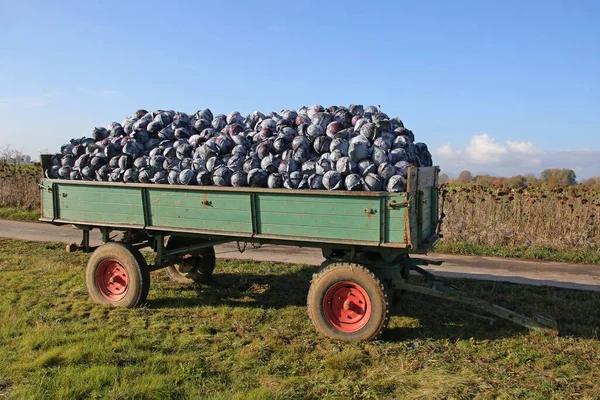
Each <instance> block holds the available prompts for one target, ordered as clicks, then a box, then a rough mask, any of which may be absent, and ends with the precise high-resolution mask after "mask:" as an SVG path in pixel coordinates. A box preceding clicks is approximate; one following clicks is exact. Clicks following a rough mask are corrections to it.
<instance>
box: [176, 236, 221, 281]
mask: <svg viewBox="0 0 600 400" xmlns="http://www.w3.org/2000/svg"><path fill="white" fill-rule="evenodd" d="M195 243H198V240H197V239H193V238H186V237H183V236H171V237H169V241H168V242H167V246H166V248H167V250H172V249H176V248H178V247H182V246H191V245H193V244H195ZM216 262H217V260H216V256H215V248H214V247H212V246H211V247H207V248H205V249H202V252H201V253H200V255H199V256H196V257H190V258H188V259H187V260H186V261H185V264H184V266H186V267H188V269H190V270H189V271H181V270H180V268H181V267H182V265H181V264H174V265H169V266H168V267H165V271H166V272H167V275H168V276H169V278H170V279H171V280H172V281H174V282H178V283H182V284H190V283H208V282H210V280H211V277H212V274H213V271H214V270H215V265H216Z"/></svg>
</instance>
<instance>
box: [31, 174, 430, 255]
mask: <svg viewBox="0 0 600 400" xmlns="http://www.w3.org/2000/svg"><path fill="white" fill-rule="evenodd" d="M411 176H414V177H415V179H416V180H418V179H419V175H418V172H415V173H413V174H412V175H411ZM416 180H415V181H416ZM54 185H56V188H57V199H58V200H57V201H58V207H59V215H58V216H54V215H53V214H54V210H53V205H52V194H51V193H48V192H47V191H46V192H43V191H42V193H41V197H42V205H43V216H44V217H47V218H52V217H60V219H62V220H72V221H81V222H88V223H90V224H94V223H99V224H100V223H110V224H115V225H119V224H123V225H124V226H125V225H131V224H136V225H144V224H145V222H144V221H145V219H144V215H143V212H144V208H146V209H147V214H146V217H147V218H146V220H147V224H148V226H150V227H162V228H173V229H188V230H190V231H191V232H193V231H194V230H197V231H198V232H199V233H201V232H207V231H212V232H220V233H222V234H231V235H235V234H244V235H251V234H253V233H256V234H263V235H269V236H274V237H277V236H280V237H282V239H286V240H293V238H294V237H297V238H299V239H300V238H302V240H306V238H314V239H315V243H319V240H327V241H328V242H335V241H336V240H340V241H356V242H361V241H362V242H369V243H378V242H383V243H384V244H385V243H391V244H394V243H397V244H401V243H406V242H407V241H408V237H407V235H408V233H407V232H408V231H410V232H413V229H415V228H416V227H417V224H418V225H419V228H420V229H419V230H418V231H417V232H415V234H414V235H413V241H414V242H415V245H417V246H418V241H419V240H421V238H420V237H423V236H425V235H426V234H428V233H430V232H433V228H434V226H435V213H436V210H437V204H435V205H433V203H431V204H424V203H423V201H424V200H426V201H427V202H428V203H430V202H431V201H436V200H437V191H435V190H434V188H431V187H429V188H425V187H423V188H421V189H420V190H422V191H423V192H424V193H423V195H422V196H419V197H420V199H419V201H420V204H414V206H415V207H413V208H411V209H410V212H408V207H407V206H406V205H399V204H400V203H403V202H405V201H407V199H408V195H407V193H385V194H382V195H381V196H379V197H374V196H364V197H363V196H359V195H356V196H345V195H343V194H341V193H337V195H335V196H332V195H328V193H327V192H315V193H314V195H307V194H295V193H286V192H277V193H273V192H268V191H255V192H252V191H248V192H244V191H218V190H206V191H204V190H198V187H195V188H194V190H182V189H181V188H178V189H174V188H170V187H165V186H156V187H154V186H150V185H145V186H143V187H141V186H129V187H127V186H126V185H121V184H115V185H107V184H104V185H99V184H94V183H92V182H90V184H89V185H88V184H79V185H75V184H73V183H71V184H70V183H69V182H62V181H60V182H55V183H54ZM415 187H416V186H415V185H413V187H412V188H411V189H412V190H413V191H415V192H416V190H415ZM144 193H145V195H144V197H143V194H144ZM65 195H66V196H65ZM252 198H254V200H252ZM411 200H412V199H411ZM392 201H395V202H396V206H393V207H392V206H390V205H389V204H390V202H392ZM207 202H208V203H207ZM365 210H367V211H371V210H372V212H365ZM417 210H419V211H421V212H420V213H417ZM417 214H420V216H419V218H420V220H417V219H416V215H417ZM253 215H254V216H255V220H254V221H253ZM411 219H412V220H411ZM409 220H410V222H409ZM253 223H254V224H253ZM409 224H410V228H411V229H409ZM415 230H416V229H415ZM382 235H383V237H381V236H382Z"/></svg>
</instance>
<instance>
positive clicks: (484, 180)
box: [439, 168, 600, 188]
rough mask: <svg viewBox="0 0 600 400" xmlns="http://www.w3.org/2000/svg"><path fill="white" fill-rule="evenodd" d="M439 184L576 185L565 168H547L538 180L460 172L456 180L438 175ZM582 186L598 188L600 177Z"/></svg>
mask: <svg viewBox="0 0 600 400" xmlns="http://www.w3.org/2000/svg"><path fill="white" fill-rule="evenodd" d="M439 182H440V183H455V184H459V185H468V184H475V185H481V186H493V185H504V186H508V187H511V188H521V187H526V186H546V187H558V186H573V185H577V176H576V175H575V171H573V170H572V169H566V168H548V169H545V170H543V171H542V173H541V174H540V177H539V178H538V177H537V176H535V175H534V174H526V175H515V176H511V177H501V176H492V175H487V174H483V175H476V176H473V174H472V173H471V172H470V171H467V170H465V171H462V172H461V173H460V174H458V177H457V178H456V179H450V177H449V176H448V175H447V174H440V178H439ZM581 184H582V185H590V186H598V187H600V177H593V178H589V179H586V180H584V181H582V182H581Z"/></svg>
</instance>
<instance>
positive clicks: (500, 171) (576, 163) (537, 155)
mask: <svg viewBox="0 0 600 400" xmlns="http://www.w3.org/2000/svg"><path fill="white" fill-rule="evenodd" d="M432 153H433V157H434V162H435V164H436V165H439V166H440V167H441V168H442V170H444V172H447V173H449V174H453V175H457V174H458V173H459V172H460V171H462V170H465V169H467V170H469V171H471V172H472V173H473V174H474V175H477V174H484V173H485V174H493V175H500V176H512V175H517V174H526V173H535V174H539V173H540V172H541V171H543V170H544V169H546V168H570V169H572V170H574V171H575V173H576V174H577V176H578V178H579V179H585V178H587V177H590V176H600V150H588V149H575V150H563V151H555V152H548V151H544V150H542V149H540V148H538V147H536V146H535V145H534V144H533V143H532V142H530V141H528V142H520V141H514V140H507V141H506V143H498V142H497V141H496V139H495V138H494V137H491V136H489V135H487V134H482V135H474V136H472V137H471V139H470V141H469V144H468V145H467V146H466V147H465V149H455V148H453V147H452V146H451V145H450V144H449V143H447V144H444V145H442V146H440V147H439V148H437V149H435V150H434V151H433V152H432Z"/></svg>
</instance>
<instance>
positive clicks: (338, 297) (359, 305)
mask: <svg viewBox="0 0 600 400" xmlns="http://www.w3.org/2000/svg"><path fill="white" fill-rule="evenodd" d="M323 310H324V311H325V317H326V318H327V321H328V322H329V323H330V324H331V325H332V326H333V327H334V328H335V329H337V330H338V331H340V332H356V331H358V330H359V329H361V328H362V327H364V326H365V325H366V324H367V322H369V319H370V318H371V299H370V298H369V295H368V294H367V291H366V290H365V289H364V288H363V287H362V286H360V285H359V284H358V283H355V282H350V281H344V282H338V283H336V284H334V285H333V286H331V287H330V288H329V289H328V290H327V293H325V297H324V298H323Z"/></svg>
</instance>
